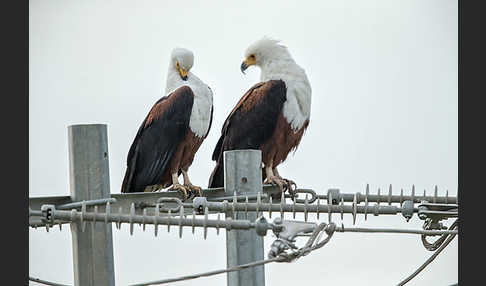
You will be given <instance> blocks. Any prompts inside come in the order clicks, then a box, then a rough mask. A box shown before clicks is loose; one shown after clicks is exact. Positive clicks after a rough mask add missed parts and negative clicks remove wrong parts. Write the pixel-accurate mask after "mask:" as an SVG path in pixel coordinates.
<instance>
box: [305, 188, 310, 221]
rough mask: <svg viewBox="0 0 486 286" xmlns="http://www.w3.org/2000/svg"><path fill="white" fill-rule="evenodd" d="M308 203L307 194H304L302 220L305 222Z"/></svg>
mask: <svg viewBox="0 0 486 286" xmlns="http://www.w3.org/2000/svg"><path fill="white" fill-rule="evenodd" d="M308 205H309V199H308V196H307V194H305V201H304V221H305V222H307V206H308Z"/></svg>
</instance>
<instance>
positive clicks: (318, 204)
mask: <svg viewBox="0 0 486 286" xmlns="http://www.w3.org/2000/svg"><path fill="white" fill-rule="evenodd" d="M320 206H321V198H320V197H317V219H318V220H319V207H320Z"/></svg>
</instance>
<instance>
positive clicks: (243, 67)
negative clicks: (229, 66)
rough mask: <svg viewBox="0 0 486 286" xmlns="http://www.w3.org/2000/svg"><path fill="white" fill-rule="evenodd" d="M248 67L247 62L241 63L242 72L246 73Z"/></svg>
mask: <svg viewBox="0 0 486 286" xmlns="http://www.w3.org/2000/svg"><path fill="white" fill-rule="evenodd" d="M247 68H248V65H247V64H246V63H245V62H242V63H241V67H240V69H241V72H242V73H243V74H245V70H246V69H247Z"/></svg>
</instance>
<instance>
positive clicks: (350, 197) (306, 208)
mask: <svg viewBox="0 0 486 286" xmlns="http://www.w3.org/2000/svg"><path fill="white" fill-rule="evenodd" d="M296 192H297V195H298V194H305V199H295V200H293V202H292V203H291V204H288V203H287V202H286V199H285V198H286V195H285V194H284V193H281V198H280V202H279V203H276V204H274V203H273V202H272V200H273V198H272V196H267V194H262V193H257V194H256V195H253V196H251V202H250V197H245V196H241V195H239V196H237V195H236V193H235V194H234V195H233V197H232V198H233V199H232V202H228V200H227V199H228V198H230V197H224V200H223V201H222V202H221V201H218V200H219V199H220V198H218V199H217V200H216V201H214V199H212V200H211V201H208V199H206V198H205V197H196V198H194V199H193V201H192V202H187V203H186V202H184V203H183V202H182V201H181V200H180V199H178V198H174V197H162V198H159V199H158V200H157V204H156V206H155V213H156V214H159V213H161V212H163V213H167V218H166V219H167V220H168V221H169V223H168V230H170V226H171V225H172V224H171V222H170V220H171V218H170V217H171V216H172V214H178V213H180V211H181V208H182V209H183V208H192V209H193V211H192V213H193V215H194V216H195V215H196V214H203V213H204V210H205V209H206V208H207V209H208V210H209V211H210V212H220V213H226V212H229V213H230V214H232V215H231V216H232V217H233V219H234V214H235V213H236V212H244V213H245V215H246V217H248V212H256V213H257V216H259V215H260V213H261V212H268V213H269V216H270V218H272V212H279V213H280V217H281V218H283V217H284V213H292V214H293V218H294V219H295V216H296V213H304V219H305V221H307V220H308V213H315V214H316V215H317V219H319V218H320V214H321V213H327V214H328V222H331V221H332V214H333V213H340V214H341V220H343V216H344V213H350V214H352V216H353V224H355V223H356V217H357V214H364V218H365V220H367V215H368V214H373V215H375V216H378V215H383V214H388V215H396V214H399V213H401V214H402V215H403V216H404V217H405V218H406V219H407V221H408V220H409V219H410V218H411V217H412V215H413V214H414V213H417V212H419V209H420V208H416V207H414V203H417V202H422V203H423V202H427V200H429V201H433V202H436V203H443V204H442V206H443V205H444V203H446V202H447V203H449V204H451V203H452V202H457V198H456V197H449V196H448V192H446V196H445V197H439V196H437V187H436V188H435V191H434V196H433V197H429V196H427V195H426V193H425V191H424V195H423V196H421V197H416V196H415V186H413V187H412V194H411V195H410V196H404V195H403V190H402V191H401V194H400V196H393V195H392V187H391V185H390V188H389V192H388V195H387V196H382V195H380V191H378V194H377V195H372V194H370V193H369V185H367V186H366V193H365V195H362V194H360V193H359V192H358V193H354V194H341V193H340V192H339V190H338V189H329V190H328V194H327V195H317V194H316V193H315V192H314V191H313V190H309V189H298V190H296ZM309 195H310V199H309ZM262 197H263V198H268V203H266V202H262ZM255 199H256V202H255ZM322 199H326V201H327V202H326V203H324V204H323V203H321V200H322ZM349 201H351V202H352V204H350V205H349V204H345V202H349ZM383 201H384V202H388V205H380V202H383ZM300 202H302V203H300ZM361 202H364V205H359V204H360V203H361ZM370 202H376V203H375V204H374V205H372V206H371V205H370V204H369V203H370ZM165 203H171V204H172V205H174V204H175V205H176V206H175V207H169V206H167V205H166V204H165ZM392 203H400V206H395V205H392ZM78 204H80V205H81V211H82V212H81V213H82V214H83V213H84V212H83V210H84V211H85V210H86V207H87V206H92V205H93V204H92V203H91V202H90V201H83V202H79V203H77V204H76V206H78ZM428 205H430V204H428ZM450 206H451V208H450V209H452V210H454V211H450V209H449V210H448V211H446V212H442V213H439V214H441V216H442V217H443V219H445V218H449V217H455V216H457V209H455V208H454V207H457V206H455V205H452V204H451V205H450ZM130 208H131V212H133V213H135V208H136V205H135V206H134V205H133V204H132V205H131V207H130ZM56 209H57V207H56ZM105 210H106V213H111V208H110V201H108V202H107V203H106V207H105ZM143 210H144V214H145V215H144V216H142V217H143V218H145V217H147V216H146V208H144V209H143ZM96 211H97V207H96V206H95V212H96ZM420 211H422V212H424V215H421V216H419V217H420V218H421V219H426V218H427V212H426V211H423V210H420ZM118 213H119V215H118V217H119V218H120V217H121V215H122V208H121V207H119V209H118ZM194 221H195V218H194ZM67 222H68V221H62V222H59V227H60V228H61V224H62V223H67ZM105 223H107V221H106V218H105ZM115 224H116V226H117V227H118V228H119V225H120V222H119V221H115ZM33 227H35V225H33ZM46 227H47V228H48V226H46ZM82 227H84V224H83V226H82Z"/></svg>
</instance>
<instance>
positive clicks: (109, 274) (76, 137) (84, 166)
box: [68, 124, 115, 286]
mask: <svg viewBox="0 0 486 286" xmlns="http://www.w3.org/2000/svg"><path fill="white" fill-rule="evenodd" d="M68 136H69V175H70V188H71V198H72V201H82V200H93V199H102V198H109V197H110V180H109V178H110V176H109V169H108V142H107V141H108V140H107V131H106V125H105V124H93V125H72V126H69V127H68ZM82 227H83V226H82V225H81V223H79V222H78V223H71V232H72V240H73V262H74V263H73V266H74V285H77V286H95V285H110V286H114V285H115V274H114V264H113V239H112V233H111V224H109V225H108V226H106V225H104V224H101V223H100V224H96V225H95V226H94V227H91V226H90V225H88V226H86V227H85V229H84V232H83V231H82Z"/></svg>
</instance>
